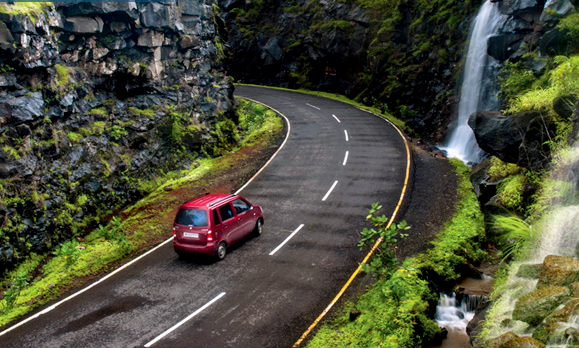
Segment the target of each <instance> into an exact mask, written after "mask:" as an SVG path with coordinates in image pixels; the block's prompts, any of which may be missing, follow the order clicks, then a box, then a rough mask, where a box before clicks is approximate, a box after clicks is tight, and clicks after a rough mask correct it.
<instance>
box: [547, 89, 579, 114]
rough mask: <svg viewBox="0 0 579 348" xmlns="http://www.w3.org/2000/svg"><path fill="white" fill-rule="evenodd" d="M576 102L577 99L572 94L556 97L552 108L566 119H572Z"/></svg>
mask: <svg viewBox="0 0 579 348" xmlns="http://www.w3.org/2000/svg"><path fill="white" fill-rule="evenodd" d="M577 102H579V99H577V97H576V96H574V95H567V96H563V97H557V98H555V99H554V100H553V110H555V112H556V113H557V114H558V115H559V116H561V117H563V118H565V119H567V120H572V119H573V114H574V112H575V105H577Z"/></svg>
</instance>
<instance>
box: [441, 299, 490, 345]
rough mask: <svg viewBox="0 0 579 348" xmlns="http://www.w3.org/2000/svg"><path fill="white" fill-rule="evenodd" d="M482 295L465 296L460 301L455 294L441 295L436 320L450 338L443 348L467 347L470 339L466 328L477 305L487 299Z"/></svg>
mask: <svg viewBox="0 0 579 348" xmlns="http://www.w3.org/2000/svg"><path fill="white" fill-rule="evenodd" d="M485 298H486V296H482V295H463V297H462V299H458V298H457V296H456V294H455V293H454V292H453V293H452V294H450V295H447V294H444V293H441V294H440V299H439V300H438V305H437V306H436V313H435V314H434V320H436V322H437V324H438V326H440V327H443V328H445V329H446V330H447V331H448V337H447V339H446V340H445V341H448V342H443V345H442V346H441V347H467V346H470V344H468V342H469V337H468V335H467V334H466V326H467V325H468V323H469V321H471V320H472V318H473V317H474V314H475V313H474V311H475V309H476V307H477V305H478V304H479V303H480V302H481V301H482V300H483V299H485Z"/></svg>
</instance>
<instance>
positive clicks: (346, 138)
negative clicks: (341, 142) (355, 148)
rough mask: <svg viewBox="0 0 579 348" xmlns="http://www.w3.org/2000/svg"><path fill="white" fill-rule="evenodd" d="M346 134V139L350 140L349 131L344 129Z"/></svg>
mask: <svg viewBox="0 0 579 348" xmlns="http://www.w3.org/2000/svg"><path fill="white" fill-rule="evenodd" d="M344 135H345V136H346V141H350V138H349V137H348V131H347V130H345V129H344Z"/></svg>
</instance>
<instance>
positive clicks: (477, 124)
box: [468, 111, 555, 169]
mask: <svg viewBox="0 0 579 348" xmlns="http://www.w3.org/2000/svg"><path fill="white" fill-rule="evenodd" d="M468 124H469V126H470V127H471V128H472V129H473V131H474V134H475V137H476V141H477V142H478V144H479V146H480V147H481V149H483V150H484V151H486V152H488V153H490V154H492V155H494V156H497V157H498V158H500V159H501V160H502V161H504V162H509V163H516V164H517V165H519V166H521V167H527V168H532V169H540V168H543V167H544V166H545V165H546V163H548V162H549V161H550V159H551V156H550V150H549V146H548V145H546V142H548V141H549V140H551V139H552V138H553V137H554V136H555V124H554V122H553V121H552V120H551V119H550V118H549V117H547V116H544V115H542V114H541V113H540V112H535V111H529V112H525V113H521V114H517V115H510V116H503V115H502V114H501V113H499V112H494V111H480V112H476V113H474V114H472V115H471V116H470V118H469V120H468Z"/></svg>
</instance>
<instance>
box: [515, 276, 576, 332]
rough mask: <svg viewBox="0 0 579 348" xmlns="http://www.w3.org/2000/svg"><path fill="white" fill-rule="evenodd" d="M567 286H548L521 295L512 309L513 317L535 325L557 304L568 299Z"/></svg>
mask: <svg viewBox="0 0 579 348" xmlns="http://www.w3.org/2000/svg"><path fill="white" fill-rule="evenodd" d="M569 296H570V291H569V289H568V288H567V287H562V286H548V287H544V288H541V289H538V290H536V291H533V292H531V293H529V294H526V295H523V296H521V297H520V298H519V299H518V300H517V302H516V304H515V309H514V310H513V315H512V316H513V319H514V320H520V321H524V322H525V323H528V324H529V325H532V326H536V325H538V324H539V323H541V321H543V319H545V317H547V316H548V315H549V314H550V313H551V312H552V311H553V310H554V309H556V308H557V307H558V306H559V305H561V304H563V303H565V301H567V299H569Z"/></svg>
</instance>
